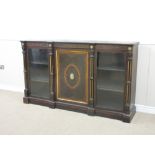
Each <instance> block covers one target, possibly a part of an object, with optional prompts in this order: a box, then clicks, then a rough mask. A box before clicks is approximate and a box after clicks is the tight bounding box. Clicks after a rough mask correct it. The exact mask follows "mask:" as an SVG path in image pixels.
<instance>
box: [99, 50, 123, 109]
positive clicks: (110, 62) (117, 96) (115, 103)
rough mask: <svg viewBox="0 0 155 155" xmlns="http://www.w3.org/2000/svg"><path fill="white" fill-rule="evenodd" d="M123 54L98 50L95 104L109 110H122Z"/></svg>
mask: <svg viewBox="0 0 155 155" xmlns="http://www.w3.org/2000/svg"><path fill="white" fill-rule="evenodd" d="M124 84H125V54H123V53H106V52H103V53H101V52H98V54H97V104H96V107H99V108H104V109H109V110H118V111H122V110H123V101H124Z"/></svg>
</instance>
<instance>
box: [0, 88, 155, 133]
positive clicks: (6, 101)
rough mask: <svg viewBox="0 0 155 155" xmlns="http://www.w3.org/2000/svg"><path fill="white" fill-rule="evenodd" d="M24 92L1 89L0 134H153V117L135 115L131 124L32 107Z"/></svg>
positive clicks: (154, 116) (154, 119) (154, 125)
mask: <svg viewBox="0 0 155 155" xmlns="http://www.w3.org/2000/svg"><path fill="white" fill-rule="evenodd" d="M22 98H23V93H17V92H11V91H4V90H0V134H1V135H3V134H5V135H6V134H7V135H8V134H9V135H10V134H13V135H15V134H60V135H62V134H65V135H66V134H76V135H77V134H82V135H83V134H94V135H97V134H155V115H152V114H145V113H139V112H137V113H136V115H135V117H134V118H133V120H132V122H131V123H124V122H122V121H119V120H114V119H109V118H104V117H98V116H88V115H86V114H82V113H77V112H71V111H66V110H60V109H50V108H48V107H43V106H39V105H33V104H23V102H22Z"/></svg>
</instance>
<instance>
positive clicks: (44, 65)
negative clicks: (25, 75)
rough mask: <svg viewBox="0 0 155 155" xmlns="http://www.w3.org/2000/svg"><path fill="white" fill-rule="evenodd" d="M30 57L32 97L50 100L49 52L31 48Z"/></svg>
mask: <svg viewBox="0 0 155 155" xmlns="http://www.w3.org/2000/svg"><path fill="white" fill-rule="evenodd" d="M28 55H29V73H30V76H29V79H30V90H31V91H30V93H31V96H34V97H40V98H49V73H48V51H47V50H46V49H39V48H31V49H29V51H28Z"/></svg>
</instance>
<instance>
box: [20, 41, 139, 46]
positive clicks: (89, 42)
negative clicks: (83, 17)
mask: <svg viewBox="0 0 155 155" xmlns="http://www.w3.org/2000/svg"><path fill="white" fill-rule="evenodd" d="M21 42H47V43H48V42H52V43H77V44H78V43H81V44H121V45H135V44H139V42H131V41H128V42H121V41H95V40H21Z"/></svg>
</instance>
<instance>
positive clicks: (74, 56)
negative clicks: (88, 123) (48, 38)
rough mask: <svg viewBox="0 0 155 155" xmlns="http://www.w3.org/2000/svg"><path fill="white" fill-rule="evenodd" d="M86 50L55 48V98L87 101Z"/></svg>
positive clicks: (76, 101)
mask: <svg viewBox="0 0 155 155" xmlns="http://www.w3.org/2000/svg"><path fill="white" fill-rule="evenodd" d="M88 59H89V57H88V51H85V50H76V49H75V50H74V49H73V50H71V49H60V48H57V49H56V97H57V100H63V101H69V102H74V103H82V104H87V103H88V81H89V80H88Z"/></svg>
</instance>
